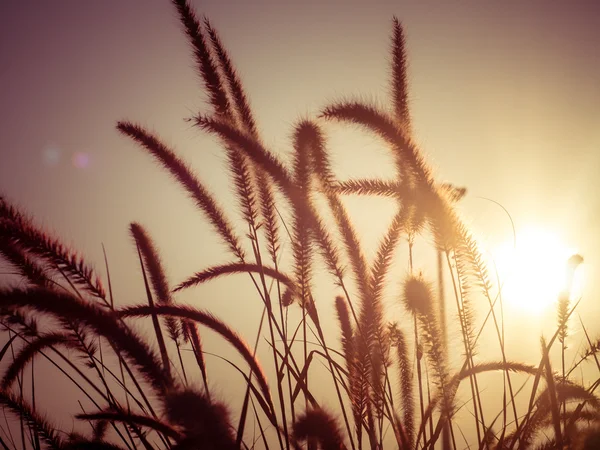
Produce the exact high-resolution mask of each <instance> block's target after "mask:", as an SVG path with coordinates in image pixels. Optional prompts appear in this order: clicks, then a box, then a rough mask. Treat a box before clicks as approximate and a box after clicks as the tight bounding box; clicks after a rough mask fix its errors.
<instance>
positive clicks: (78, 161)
mask: <svg viewBox="0 0 600 450" xmlns="http://www.w3.org/2000/svg"><path fill="white" fill-rule="evenodd" d="M72 162H73V166H75V167H76V168H78V169H86V168H88V167H89V166H90V163H91V160H90V155H89V154H88V153H84V152H77V153H74V154H73V158H72Z"/></svg>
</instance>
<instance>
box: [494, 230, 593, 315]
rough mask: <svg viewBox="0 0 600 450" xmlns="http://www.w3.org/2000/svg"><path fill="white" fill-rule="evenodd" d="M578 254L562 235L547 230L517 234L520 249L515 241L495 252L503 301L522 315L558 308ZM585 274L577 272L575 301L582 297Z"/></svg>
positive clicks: (507, 243)
mask: <svg viewBox="0 0 600 450" xmlns="http://www.w3.org/2000/svg"><path fill="white" fill-rule="evenodd" d="M575 253H577V251H576V250H575V249H573V248H569V247H567V246H566V245H565V244H564V242H563V241H562V240H561V239H560V238H559V236H558V235H556V234H554V233H552V232H550V231H548V230H546V229H544V228H533V227H532V228H527V229H525V230H522V231H521V232H517V240H516V247H515V245H514V242H513V241H512V240H510V241H507V242H505V243H503V244H502V245H500V246H499V247H498V248H497V249H496V251H494V252H493V253H492V254H493V258H494V260H495V263H496V266H497V269H498V274H499V277H500V284H503V287H502V297H503V300H504V301H505V302H506V303H507V304H509V305H511V306H513V307H515V308H517V309H519V310H522V311H526V312H529V313H533V314H540V313H542V312H543V311H544V310H546V309H547V308H548V307H550V306H552V305H554V304H555V303H556V301H557V298H558V295H559V293H560V292H561V291H563V290H564V289H565V287H566V278H567V277H566V273H567V271H566V265H567V260H568V259H569V257H571V256H572V255H574V254H575ZM582 285H583V274H582V270H581V268H579V269H578V270H577V271H576V272H575V277H574V279H573V286H572V291H571V296H570V297H571V300H574V299H575V300H576V299H578V298H579V296H580V295H581V290H582Z"/></svg>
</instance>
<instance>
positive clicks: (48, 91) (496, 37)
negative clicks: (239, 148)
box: [0, 0, 600, 360]
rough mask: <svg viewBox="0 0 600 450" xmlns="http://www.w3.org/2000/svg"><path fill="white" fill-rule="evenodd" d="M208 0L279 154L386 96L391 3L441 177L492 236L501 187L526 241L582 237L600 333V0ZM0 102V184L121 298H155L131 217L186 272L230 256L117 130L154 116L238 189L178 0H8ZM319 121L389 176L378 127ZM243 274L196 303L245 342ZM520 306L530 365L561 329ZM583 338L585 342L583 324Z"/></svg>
mask: <svg viewBox="0 0 600 450" xmlns="http://www.w3.org/2000/svg"><path fill="white" fill-rule="evenodd" d="M193 4H194V5H195V6H196V8H197V10H198V11H199V13H201V14H205V15H206V16H208V17H209V18H210V20H211V21H212V23H213V25H215V27H216V28H217V29H218V31H219V32H220V35H221V37H222V39H223V41H224V43H225V45H226V47H227V48H228V50H229V52H230V55H231V57H232V59H233V61H234V63H235V65H236V68H237V69H238V71H239V73H240V75H241V77H242V81H243V83H244V86H245V88H246V91H247V93H248V94H249V97H250V101H251V104H252V106H253V108H254V111H255V115H256V118H257V121H258V124H259V128H260V130H261V133H262V136H263V137H264V140H265V142H266V144H267V145H268V146H269V147H270V148H271V149H272V150H273V151H274V152H276V153H278V154H280V155H282V157H283V158H287V155H288V154H289V152H290V148H291V146H290V142H291V140H290V137H291V133H292V127H293V125H294V124H295V123H296V122H297V120H298V119H300V118H314V117H316V115H317V114H318V112H319V111H320V110H321V109H322V108H323V107H325V106H326V105H327V104H329V103H331V102H332V101H335V100H340V99H349V98H358V99H362V100H368V101H374V102H376V103H377V104H380V105H383V106H385V107H387V106H389V83H388V82H389V74H390V72H389V64H388V63H389V57H388V56H389V36H390V31H391V19H392V16H393V15H396V16H397V17H398V18H399V19H400V21H401V22H402V24H403V26H404V30H405V34H406V42H407V53H408V58H409V69H408V76H409V90H410V108H411V114H412V118H413V124H414V126H413V128H414V137H415V140H416V142H417V143H419V145H420V146H421V148H422V150H423V153H424V155H425V156H426V158H427V161H428V162H429V163H430V165H431V166H432V168H433V170H434V174H435V176H436V177H437V179H439V180H440V181H448V182H451V183H454V184H456V185H460V186H465V187H467V189H468V194H467V197H466V198H465V199H464V200H463V201H462V202H461V205H460V208H461V211H462V213H463V216H464V217H465V221H466V223H468V224H469V225H470V226H471V227H472V230H473V232H474V233H475V235H476V236H477V237H478V238H480V239H481V243H482V247H483V249H484V250H490V251H491V249H493V248H494V247H495V246H502V245H504V244H503V243H504V242H512V231H511V224H510V220H509V219H508V217H507V215H506V213H505V212H504V210H503V209H502V208H501V207H500V206H498V205H497V204H496V203H493V202H490V201H489V200H486V199H492V200H494V201H495V202H498V203H500V204H501V205H502V206H503V207H504V208H505V209H506V210H507V211H508V212H509V213H510V215H511V217H512V220H513V222H514V224H515V227H516V229H517V236H518V235H519V233H520V230H526V229H530V230H534V231H533V234H536V233H537V234H544V233H549V234H552V235H554V236H558V238H559V240H560V241H561V245H563V246H566V247H568V248H572V249H576V250H577V251H579V252H580V253H581V254H582V255H583V256H584V258H585V273H586V283H585V285H584V287H583V300H582V303H581V306H580V313H581V315H582V316H583V317H584V318H586V319H587V322H589V326H590V328H591V329H592V330H593V331H595V332H596V333H600V328H598V326H597V325H596V324H595V322H597V320H596V319H595V318H598V317H600V302H598V300H597V299H598V297H599V295H600V287H599V286H598V285H596V284H594V276H593V275H594V274H595V273H598V270H599V269H600V234H599V233H598V232H597V230H598V229H599V228H600V195H599V194H598V193H599V192H600V179H599V177H598V169H599V168H600V126H599V125H600V83H599V82H598V81H599V80H600V52H598V51H597V48H598V45H600V7H599V6H598V5H597V4H596V3H595V2H592V1H587V2H585V1H582V2H578V3H576V4H573V3H567V2H541V1H528V2H515V1H505V2H475V1H460V2H442V1H437V2H434V1H431V2H416V1H414V2H404V1H398V0H397V1H371V2H363V1H356V0H347V1H344V2H341V1H331V0H329V1H303V2H299V1H275V0H257V1H252V2H248V1H242V0H239V1H230V0H218V1H214V0H210V1H208V0H205V1H201V2H200V1H197V2H193ZM0 98H1V99H2V101H1V102H0V193H2V195H5V196H6V197H7V198H9V199H11V200H13V201H15V202H17V203H19V204H20V205H22V206H24V207H25V208H26V209H27V210H28V211H30V212H31V213H32V214H33V215H34V217H35V218H36V220H37V222H38V223H41V224H43V225H44V226H47V227H49V228H50V229H53V230H55V231H56V233H57V234H58V235H60V236H62V237H64V238H65V240H66V241H67V242H69V243H72V245H73V246H74V247H75V248H77V249H79V250H80V251H81V252H82V253H83V254H85V255H88V257H89V259H90V260H91V261H92V262H94V263H95V265H96V267H97V268H98V270H99V272H100V273H104V272H103V263H102V247H101V244H104V245H105V247H106V249H107V254H108V258H109V264H110V267H111V275H112V279H113V283H114V288H115V292H116V293H117V297H118V300H117V301H120V302H122V304H126V303H137V302H138V301H140V300H143V283H142V282H141V278H140V270H139V266H138V263H137V259H136V258H137V257H136V254H135V252H134V247H133V244H132V242H131V239H130V237H129V234H128V225H129V223H131V222H133V221H137V222H139V223H141V224H143V225H144V226H146V227H147V229H148V230H149V232H150V234H151V236H153V237H154V239H155V241H156V243H157V245H158V247H159V248H160V250H161V253H162V256H163V259H164V261H165V262H166V265H167V272H168V275H169V279H170V280H171V282H172V283H178V282H179V281H181V280H183V279H184V278H185V277H187V276H188V275H190V274H191V273H192V272H195V271H198V270H200V269H203V268H205V267H207V266H209V265H212V264H216V263H221V262H225V261H227V256H226V255H225V254H224V252H223V246H222V245H220V244H219V242H217V239H216V237H215V235H214V234H213V233H212V232H211V229H210V227H209V226H208V225H207V223H206V221H205V220H204V219H203V217H202V216H201V215H200V214H199V213H198V212H197V211H195V210H194V208H193V205H192V203H191V202H190V201H189V199H187V198H186V196H185V194H184V193H183V192H181V190H180V189H179V188H178V186H176V185H175V184H174V183H173V182H172V181H171V180H170V179H169V177H168V175H167V174H166V173H164V172H163V171H162V170H161V169H160V168H159V167H157V166H156V164H155V163H154V162H153V161H152V160H151V158H150V156H149V155H146V154H144V152H143V151H142V150H141V149H139V148H137V147H136V146H135V145H134V144H133V143H132V142H129V141H128V140H127V139H126V138H124V137H122V136H120V135H119V134H118V132H117V131H116V129H115V124H116V121H117V120H122V119H129V120H133V121H136V122H139V123H141V124H143V125H145V126H148V127H149V129H151V130H153V131H155V132H157V133H159V134H160V135H161V137H162V138H164V140H165V141H166V142H167V143H169V145H171V146H172V147H173V148H175V149H176V150H177V152H178V153H179V154H180V155H181V156H182V157H183V158H184V159H185V160H186V161H188V162H190V164H191V165H192V166H193V167H194V169H195V171H196V173H197V174H198V175H199V177H200V178H201V179H202V180H203V181H205V183H206V185H207V186H208V187H209V188H210V189H211V190H212V191H213V192H215V193H216V195H217V196H218V197H219V198H220V199H222V203H223V204H224V205H230V204H231V203H232V202H233V197H232V195H231V191H232V189H231V187H230V186H229V184H228V183H229V181H228V178H227V177H226V176H225V174H224V170H225V157H224V153H223V152H222V148H221V147H220V145H219V143H218V142H216V141H215V140H214V139H212V138H211V137H210V136H205V135H203V134H202V133H201V132H200V131H198V130H197V129H195V128H194V127H193V126H191V125H190V123H189V122H186V121H184V119H185V118H189V117H191V116H193V115H194V114H197V113H198V112H207V111H208V107H207V105H206V103H205V96H204V94H203V92H202V87H201V83H200V81H199V77H198V75H197V74H196V72H195V68H194V64H193V61H192V58H191V52H190V49H189V46H188V45H187V41H186V39H185V36H184V35H183V33H182V31H181V28H180V26H179V23H178V21H177V18H176V15H175V12H174V9H173V8H172V7H171V5H170V4H169V2H168V1H166V0H144V1H141V0H136V1H133V0H131V1H126V2H124V1H120V0H104V1H102V2H90V1H88V2H82V1H78V0H63V1H60V2H35V3H34V2H28V1H17V0H3V1H2V2H0ZM323 126H324V128H325V130H326V131H327V133H328V135H329V136H330V145H331V152H332V158H333V161H334V163H335V166H336V168H337V171H338V174H339V176H340V178H341V179H345V178H349V177H355V176H382V177H386V176H392V175H393V172H392V171H391V168H390V167H391V164H390V162H391V159H390V158H389V155H388V154H387V153H386V152H385V151H384V150H382V148H381V146H380V145H379V143H378V142H377V141H376V140H374V139H370V138H368V137H364V135H362V134H361V133H359V132H357V131H356V130H352V129H347V128H344V127H339V126H332V125H330V124H323ZM353 205H354V206H353V209H351V212H354V214H353V218H354V219H355V221H356V225H357V228H358V229H359V230H360V231H361V232H362V233H364V234H365V236H366V238H365V239H366V240H369V239H371V241H372V242H373V243H375V242H376V239H377V236H378V235H379V234H380V233H381V232H383V230H385V227H386V222H385V220H387V219H385V217H386V216H385V211H384V210H385V209H386V208H387V207H389V205H387V204H385V202H379V201H373V200H369V201H367V202H358V201H357V202H355V203H353ZM365 211H366V212H367V213H365ZM236 224H237V225H239V226H240V227H241V226H242V225H241V222H240V221H239V220H238V221H237V222H236ZM371 247H372V248H371V249H369V248H367V249H366V253H367V254H372V253H373V249H374V248H375V246H374V245H372V246H371ZM550 254H551V256H550V257H552V252H550ZM525 270H526V269H525ZM542 282H545V281H542ZM241 283H243V282H240V285H237V284H236V286H235V287H234V288H232V287H231V286H230V285H229V284H226V283H220V282H217V283H216V284H215V287H209V288H207V289H206V290H204V291H201V292H202V298H201V299H200V300H199V299H197V298H195V297H194V295H195V296H198V295H200V293H199V292H196V293H194V294H190V295H189V296H188V297H186V300H189V301H201V302H202V306H206V307H208V308H211V310H214V311H215V312H216V313H217V314H218V315H219V316H220V317H222V318H224V319H225V320H226V321H228V323H231V324H232V326H234V328H236V329H240V330H242V331H243V332H244V333H245V334H246V335H247V336H248V337H249V339H250V336H252V335H253V333H254V332H255V330H256V328H255V324H256V323H257V320H258V317H259V313H260V309H259V308H258V301H259V300H258V298H252V299H251V300H246V299H236V298H235V297H239V296H240V292H242V291H241V290H240V289H242V288H241V287H240V286H241ZM331 299H333V297H331ZM514 314H515V316H514V317H513V318H511V319H512V320H514V322H515V324H516V325H515V330H516V333H515V334H514V335H513V336H514V337H513V340H514V343H513V344H514V347H513V350H514V352H515V353H514V354H515V356H518V357H523V358H526V359H527V358H533V360H535V359H536V358H537V357H538V353H537V351H538V348H539V347H538V336H539V331H540V330H541V329H542V328H544V326H546V325H547V323H550V322H551V324H552V325H553V324H554V322H553V320H554V318H553V315H552V314H553V313H547V314H546V316H544V318H543V319H541V318H540V316H536V317H535V319H532V317H531V316H529V315H526V314H525V313H522V312H519V310H518V308H515V313H514ZM532 320H533V322H535V321H541V322H544V321H547V322H544V323H540V324H536V325H531V324H532V323H533V322H532ZM548 321H550V322H548ZM523 325H530V328H532V329H533V331H535V332H532V333H529V334H527V326H525V327H523ZM573 339H574V341H573V344H574V345H573V347H574V348H578V345H579V344H580V342H581V339H582V336H581V332H579V334H576V335H575V336H574V337H573ZM523 342H527V343H532V344H531V346H533V347H531V346H530V345H527V346H525V347H527V349H525V348H524V346H523ZM215 345H217V344H215ZM528 352H529V353H528Z"/></svg>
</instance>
